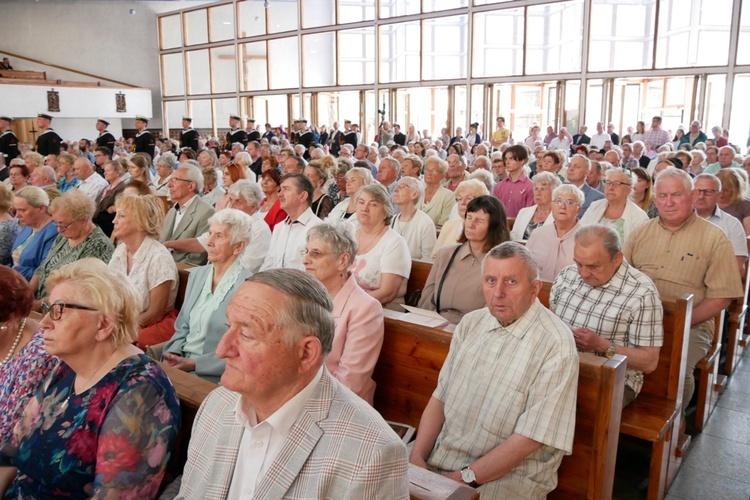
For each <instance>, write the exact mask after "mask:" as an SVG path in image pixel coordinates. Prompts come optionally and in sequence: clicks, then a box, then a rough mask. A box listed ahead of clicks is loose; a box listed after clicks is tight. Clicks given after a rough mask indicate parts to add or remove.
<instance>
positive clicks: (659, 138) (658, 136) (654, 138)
mask: <svg viewBox="0 0 750 500" xmlns="http://www.w3.org/2000/svg"><path fill="white" fill-rule="evenodd" d="M647 142H650V143H651V147H652V148H653V149H654V150H656V149H657V148H658V147H659V146H661V145H662V144H665V143H667V142H671V141H670V140H669V134H668V133H667V131H666V130H664V129H663V128H659V129H658V130H654V129H653V128H650V129H648V130H646V132H645V133H644V134H643V143H644V144H645V143H647Z"/></svg>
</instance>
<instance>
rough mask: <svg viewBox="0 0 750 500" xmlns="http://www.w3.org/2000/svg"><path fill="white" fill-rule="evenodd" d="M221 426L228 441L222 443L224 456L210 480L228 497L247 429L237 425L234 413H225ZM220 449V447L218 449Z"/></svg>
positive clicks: (218, 462)
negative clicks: (243, 436)
mask: <svg viewBox="0 0 750 500" xmlns="http://www.w3.org/2000/svg"><path fill="white" fill-rule="evenodd" d="M221 426H222V428H223V429H224V431H223V432H222V436H224V437H225V439H226V441H225V442H223V443H221V445H222V446H221V449H223V450H224V454H223V455H222V457H221V460H217V461H216V464H217V465H218V466H217V467H214V468H213V470H214V472H215V473H214V474H212V476H213V477H209V478H208V480H209V482H210V483H211V484H213V485H214V486H219V487H220V488H222V490H223V491H224V497H226V494H227V493H229V486H230V485H231V484H232V477H234V468H235V466H236V465H237V456H238V454H239V451H240V443H241V442H242V435H243V433H244V431H245V428H244V427H243V426H242V425H240V424H238V423H237V420H236V419H235V416H234V412H233V411H228V412H224V416H223V418H222V422H221ZM218 449H219V447H217V450H218Z"/></svg>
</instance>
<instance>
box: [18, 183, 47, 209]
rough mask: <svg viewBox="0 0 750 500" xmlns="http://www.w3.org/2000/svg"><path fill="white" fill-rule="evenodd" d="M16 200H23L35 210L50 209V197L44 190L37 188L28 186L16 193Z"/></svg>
mask: <svg viewBox="0 0 750 500" xmlns="http://www.w3.org/2000/svg"><path fill="white" fill-rule="evenodd" d="M14 194H15V196H16V198H23V199H24V200H26V203H28V204H29V205H31V206H32V207H34V208H39V207H48V206H49V196H48V195H47V193H46V192H45V191H44V189H42V188H40V187H36V186H26V187H23V188H21V189H19V190H18V192H16V193H14Z"/></svg>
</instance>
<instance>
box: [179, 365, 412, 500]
mask: <svg viewBox="0 0 750 500" xmlns="http://www.w3.org/2000/svg"><path fill="white" fill-rule="evenodd" d="M239 398H240V395H239V394H237V393H235V392H232V391H229V390H228V389H226V388H223V387H220V388H218V389H216V390H214V391H213V392H212V393H211V394H210V395H209V396H208V397H207V398H206V400H205V401H204V402H203V404H202V405H201V408H200V410H199V411H198V414H197V416H196V418H195V424H194V425H193V433H192V436H191V438H190V448H189V450H188V461H187V464H186V465H185V472H184V475H183V477H182V484H181V488H180V493H179V495H178V496H177V498H180V499H190V500H193V499H201V500H203V499H206V500H208V499H224V498H226V496H227V493H228V492H229V486H230V484H231V481H232V476H233V474H234V468H235V464H236V463H237V454H238V451H239V446H240V440H241V438H242V434H243V426H242V425H240V424H238V423H237V421H236V419H235V416H234V411H235V407H236V404H237V401H238V400H239ZM407 464H408V459H407V452H406V446H405V445H404V443H403V442H402V441H401V440H400V439H399V438H398V436H397V435H396V434H395V433H394V432H393V430H391V428H390V427H389V426H388V424H386V423H385V421H384V420H383V418H382V417H381V416H380V414H379V413H377V412H376V411H375V410H374V409H373V408H372V407H371V406H369V405H368V404H367V403H365V402H364V401H363V400H362V399H360V398H359V397H357V396H356V395H354V393H352V392H351V391H350V390H349V389H347V388H346V387H344V386H343V385H342V384H341V383H340V382H339V381H337V380H335V379H333V378H332V377H331V375H330V373H329V372H328V370H325V369H324V371H323V377H322V378H321V380H320V383H319V384H318V387H317V388H316V389H315V392H314V393H313V395H312V397H311V398H310V400H309V401H308V402H307V404H306V405H305V408H304V409H303V411H302V414H301V415H300V416H299V418H298V419H297V421H296V422H295V423H294V425H293V426H292V428H291V430H290V434H289V437H288V438H287V441H286V443H284V446H283V448H282V450H281V452H280V453H279V455H278V456H277V457H276V459H275V460H274V462H273V463H272V464H271V467H270V468H269V469H268V472H267V473H266V474H265V476H263V477H262V478H259V480H258V481H259V483H258V487H257V488H256V490H255V495H254V498H261V499H275V498H336V499H339V498H352V499H364V498H384V499H401V498H403V499H406V498H409V481H408V477H407Z"/></svg>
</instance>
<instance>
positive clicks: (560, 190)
mask: <svg viewBox="0 0 750 500" xmlns="http://www.w3.org/2000/svg"><path fill="white" fill-rule="evenodd" d="M564 194H567V195H568V196H572V197H573V198H575V200H576V203H577V204H578V206H579V207H582V206H583V203H584V202H585V201H586V196H584V194H583V191H581V190H580V189H578V188H577V187H575V186H574V185H573V184H562V185H560V186H557V187H556V188H555V190H554V191H552V201H553V202H554V201H555V200H556V199H557V197H558V196H562V195H564Z"/></svg>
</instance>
